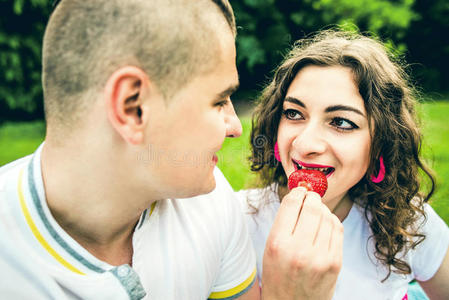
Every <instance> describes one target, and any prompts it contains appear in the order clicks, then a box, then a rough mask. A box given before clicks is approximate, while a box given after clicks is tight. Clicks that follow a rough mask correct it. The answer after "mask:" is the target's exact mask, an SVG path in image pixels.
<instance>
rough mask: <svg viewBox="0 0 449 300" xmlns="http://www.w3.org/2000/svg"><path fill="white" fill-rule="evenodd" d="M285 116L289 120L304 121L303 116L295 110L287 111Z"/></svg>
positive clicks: (284, 112)
mask: <svg viewBox="0 0 449 300" xmlns="http://www.w3.org/2000/svg"><path fill="white" fill-rule="evenodd" d="M282 113H283V114H284V116H285V117H286V118H287V119H289V120H301V119H303V117H302V114H301V113H300V112H299V111H297V110H294V109H286V110H284V111H283V112H282Z"/></svg>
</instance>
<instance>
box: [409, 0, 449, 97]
mask: <svg viewBox="0 0 449 300" xmlns="http://www.w3.org/2000/svg"><path fill="white" fill-rule="evenodd" d="M413 9H414V10H415V11H417V12H419V18H417V19H415V20H414V21H413V22H412V23H411V24H410V27H409V30H408V32H407V35H406V37H405V38H404V43H406V44H407V48H408V57H407V60H408V62H409V63H411V64H412V70H413V73H414V75H415V78H416V79H417V81H418V83H419V84H420V85H422V86H424V87H426V88H427V89H428V90H430V91H446V92H447V91H448V90H449V38H448V37H449V1H447V0H432V1H429V0H416V2H415V4H414V5H413Z"/></svg>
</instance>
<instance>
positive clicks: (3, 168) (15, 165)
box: [0, 155, 32, 176]
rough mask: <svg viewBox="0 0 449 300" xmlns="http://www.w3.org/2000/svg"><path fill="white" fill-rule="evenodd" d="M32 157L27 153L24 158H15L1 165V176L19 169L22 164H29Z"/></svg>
mask: <svg viewBox="0 0 449 300" xmlns="http://www.w3.org/2000/svg"><path fill="white" fill-rule="evenodd" d="M31 157H32V155H27V156H24V157H22V158H19V159H17V160H15V161H12V162H10V163H7V164H6V165H3V166H1V167H0V176H3V175H5V174H7V173H8V172H9V171H11V170H15V169H18V168H20V167H21V166H23V165H25V164H27V163H28V162H29V161H30V159H31Z"/></svg>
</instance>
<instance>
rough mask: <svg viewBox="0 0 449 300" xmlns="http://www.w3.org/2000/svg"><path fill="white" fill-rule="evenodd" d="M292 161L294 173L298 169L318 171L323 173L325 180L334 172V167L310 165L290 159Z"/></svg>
mask: <svg viewBox="0 0 449 300" xmlns="http://www.w3.org/2000/svg"><path fill="white" fill-rule="evenodd" d="M292 161H293V165H294V166H295V171H296V170H300V169H307V170H318V171H321V172H323V173H324V175H326V177H327V178H328V177H329V176H331V174H332V173H333V172H334V171H335V168H334V167H332V166H328V165H319V164H311V163H306V162H303V161H300V160H295V159H292Z"/></svg>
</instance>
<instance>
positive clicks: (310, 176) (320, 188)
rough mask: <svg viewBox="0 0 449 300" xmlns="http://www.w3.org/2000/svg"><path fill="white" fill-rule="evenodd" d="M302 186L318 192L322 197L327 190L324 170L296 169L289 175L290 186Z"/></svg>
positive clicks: (290, 187)
mask: <svg viewBox="0 0 449 300" xmlns="http://www.w3.org/2000/svg"><path fill="white" fill-rule="evenodd" d="M298 186H302V187H305V188H306V189H307V190H308V191H313V192H315V193H318V194H319V195H320V196H321V197H323V196H324V194H325V193H326V190H327V179H326V176H325V175H324V174H323V172H320V171H318V170H306V169H300V170H296V171H295V172H293V173H292V174H290V176H289V177H288V188H289V189H290V190H291V189H294V188H295V187H298Z"/></svg>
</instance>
